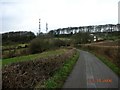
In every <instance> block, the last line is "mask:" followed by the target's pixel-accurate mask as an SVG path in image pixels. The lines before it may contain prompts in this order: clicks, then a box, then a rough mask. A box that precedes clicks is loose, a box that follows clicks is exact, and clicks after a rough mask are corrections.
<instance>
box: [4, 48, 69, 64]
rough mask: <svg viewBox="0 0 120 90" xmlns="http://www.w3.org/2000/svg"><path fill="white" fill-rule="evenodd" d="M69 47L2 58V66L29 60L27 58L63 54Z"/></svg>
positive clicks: (32, 58)
mask: <svg viewBox="0 0 120 90" xmlns="http://www.w3.org/2000/svg"><path fill="white" fill-rule="evenodd" d="M66 50H67V49H58V50H52V51H46V52H43V53H39V54H31V55H27V56H20V57H14V58H8V59H3V60H2V66H5V65H7V64H11V63H15V62H21V61H27V60H34V59H38V58H44V57H49V56H52V55H56V54H62V53H64V52H66Z"/></svg>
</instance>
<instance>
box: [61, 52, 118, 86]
mask: <svg viewBox="0 0 120 90" xmlns="http://www.w3.org/2000/svg"><path fill="white" fill-rule="evenodd" d="M63 88H118V76H117V75H116V74H115V73H114V72H113V71H112V70H111V69H110V68H108V67H107V66H106V65H105V64H104V63H103V62H101V61H100V60H99V59H98V58H97V57H96V56H94V55H93V54H91V53H89V52H86V51H82V50H80V57H79V59H78V61H77V63H76V65H75V66H74V68H73V70H72V72H71V74H70V76H69V77H68V78H67V80H66V82H65V84H64V86H63Z"/></svg>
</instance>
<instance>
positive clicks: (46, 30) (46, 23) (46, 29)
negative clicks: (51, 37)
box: [46, 23, 48, 33]
mask: <svg viewBox="0 0 120 90" xmlns="http://www.w3.org/2000/svg"><path fill="white" fill-rule="evenodd" d="M47 31H48V23H46V33H47Z"/></svg>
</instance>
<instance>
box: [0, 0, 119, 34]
mask: <svg viewBox="0 0 120 90" xmlns="http://www.w3.org/2000/svg"><path fill="white" fill-rule="evenodd" d="M118 1H119V0H0V21H2V22H1V23H0V28H2V30H1V31H0V33H3V32H9V31H32V32H35V33H37V32H38V27H39V23H38V22H39V18H40V19H41V31H42V32H45V28H46V26H45V25H46V22H47V23H48V30H52V29H57V28H64V27H74V26H87V25H99V24H110V23H111V24H117V23H118ZM1 8H2V9H1ZM1 24H2V25H1ZM1 26H2V27H1Z"/></svg>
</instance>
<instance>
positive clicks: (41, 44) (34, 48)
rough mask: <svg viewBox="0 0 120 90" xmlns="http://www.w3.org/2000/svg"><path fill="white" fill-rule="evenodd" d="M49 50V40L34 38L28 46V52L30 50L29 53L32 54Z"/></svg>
mask: <svg viewBox="0 0 120 90" xmlns="http://www.w3.org/2000/svg"><path fill="white" fill-rule="evenodd" d="M49 48H50V42H49V40H45V39H40V38H36V39H34V40H32V41H31V43H30V45H29V50H30V53H32V54H34V53H39V52H43V51H45V50H47V49H49Z"/></svg>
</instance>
